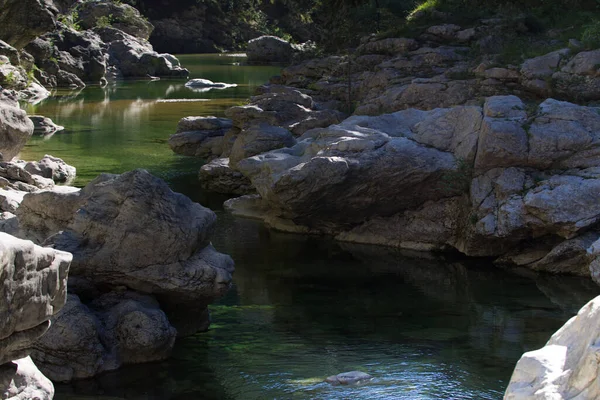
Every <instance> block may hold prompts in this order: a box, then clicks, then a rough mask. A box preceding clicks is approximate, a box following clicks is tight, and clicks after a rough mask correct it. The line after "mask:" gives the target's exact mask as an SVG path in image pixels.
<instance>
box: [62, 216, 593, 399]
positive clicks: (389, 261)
mask: <svg viewBox="0 0 600 400" xmlns="http://www.w3.org/2000/svg"><path fill="white" fill-rule="evenodd" d="M219 222H220V223H219V226H218V229H217V232H216V234H215V237H214V244H215V246H216V247H217V248H218V249H219V250H221V251H224V252H227V253H229V254H231V255H232V256H233V258H234V259H235V261H236V268H237V269H236V275H235V286H234V288H233V289H232V290H231V291H230V293H229V294H228V295H227V297H226V298H224V299H223V300H222V301H220V302H219V303H218V304H215V305H213V306H212V307H211V311H212V317H213V326H212V328H211V330H210V331H209V332H208V333H206V334H199V335H196V336H194V337H190V338H186V339H183V340H181V341H179V342H178V343H177V345H176V348H175V351H174V355H173V358H172V359H170V360H168V361H166V362H163V363H156V364H152V365H143V366H142V365H140V366H130V367H126V368H125V369H123V370H120V371H118V372H115V373H110V374H106V375H104V376H102V377H99V378H98V379H96V380H93V381H86V382H80V383H78V384H76V385H75V386H68V387H64V386H60V387H59V388H58V389H59V393H60V395H61V397H60V398H65V399H84V398H93V397H84V395H89V396H97V395H99V394H100V393H102V397H100V398H102V399H104V398H120V399H124V398H127V399H257V400H258V399H294V398H298V399H500V398H501V397H502V393H503V391H504V388H505V387H506V384H507V381H508V379H509V378H510V374H511V372H512V368H513V367H514V364H515V362H516V360H517V359H518V358H519V357H520V355H521V354H522V353H523V352H524V351H528V350H531V349H534V348H537V347H539V346H541V345H543V344H544V342H545V341H546V340H547V339H548V338H549V336H550V335H551V334H552V333H553V332H554V331H555V330H556V329H558V327H560V326H561V325H562V324H563V323H564V322H565V321H566V320H567V319H568V318H569V317H570V316H571V315H572V312H573V310H576V309H578V308H579V307H580V306H581V305H583V304H584V303H585V302H587V301H588V300H589V299H591V298H592V297H594V296H595V295H597V294H598V292H599V290H598V289H599V288H598V287H597V286H595V285H594V284H592V283H591V282H589V281H587V280H583V279H579V278H568V279H566V278H564V277H560V278H554V277H545V276H542V277H537V278H532V277H520V276H516V275H511V274H508V273H506V272H504V271H502V270H499V269H497V268H494V267H493V266H491V265H490V264H489V263H487V262H481V261H478V262H470V263H466V262H464V261H458V260H443V259H440V258H434V257H432V256H430V257H429V258H422V257H421V258H415V257H411V256H410V255H407V254H405V253H401V252H398V251H394V250H390V249H385V248H379V247H373V246H358V245H349V244H343V245H340V244H336V243H333V242H331V241H329V240H326V239H323V238H320V237H302V236H296V235H288V234H280V233H276V232H271V231H269V230H267V229H264V228H263V227H262V226H261V225H260V224H259V223H257V222H255V221H250V220H241V219H235V218H233V217H231V216H229V215H227V214H225V213H223V212H219ZM421 256H422V255H421ZM356 369H358V370H364V371H366V372H369V373H370V374H372V375H374V376H375V379H374V380H373V381H372V382H371V383H369V384H365V385H362V386H358V387H340V386H330V385H328V384H325V383H323V379H324V378H325V377H327V376H329V375H333V374H336V373H339V372H344V371H350V370H356ZM105 396H107V397H105Z"/></svg>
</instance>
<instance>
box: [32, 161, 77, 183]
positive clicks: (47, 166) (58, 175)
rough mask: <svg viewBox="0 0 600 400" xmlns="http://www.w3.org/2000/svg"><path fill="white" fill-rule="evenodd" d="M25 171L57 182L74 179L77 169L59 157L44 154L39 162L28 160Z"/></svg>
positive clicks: (66, 181)
mask: <svg viewBox="0 0 600 400" xmlns="http://www.w3.org/2000/svg"><path fill="white" fill-rule="evenodd" d="M24 169H25V171H27V172H29V173H30V174H32V175H39V176H42V177H44V178H48V179H52V180H53V181H54V182H57V183H67V184H68V183H70V182H72V181H73V180H74V179H75V176H76V174H77V170H76V169H75V167H73V166H71V165H69V164H67V163H66V162H64V161H63V160H62V159H61V158H58V157H53V156H50V155H48V154H46V155H45V156H44V157H43V158H42V159H41V160H40V161H39V162H38V161H30V162H28V163H26V164H25V167H24Z"/></svg>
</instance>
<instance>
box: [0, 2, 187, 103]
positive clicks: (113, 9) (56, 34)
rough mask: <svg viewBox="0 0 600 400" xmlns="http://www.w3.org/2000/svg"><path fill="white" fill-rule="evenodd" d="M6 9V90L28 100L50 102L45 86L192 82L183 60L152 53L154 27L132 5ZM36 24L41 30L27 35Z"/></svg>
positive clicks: (1, 70)
mask: <svg viewBox="0 0 600 400" xmlns="http://www.w3.org/2000/svg"><path fill="white" fill-rule="evenodd" d="M13 3H14V4H13ZM25 3H31V4H28V6H27V5H26V6H23V7H22V5H24V4H25ZM4 7H7V9H8V10H9V11H10V12H7V13H3V17H2V19H1V20H0V24H1V25H2V28H1V29H0V85H2V86H3V87H5V88H9V89H15V90H17V91H19V93H20V95H21V98H22V99H31V100H33V101H38V100H40V99H42V98H44V97H46V96H48V92H47V90H45V89H44V88H42V86H44V87H46V88H53V87H84V86H85V85H86V84H88V83H91V84H106V83H107V82H108V81H114V80H116V79H123V78H140V77H141V78H147V77H148V76H152V77H155V76H158V77H161V76H164V77H179V78H186V77H187V76H188V71H187V70H186V69H185V68H182V67H181V65H180V63H179V61H178V60H177V58H175V57H174V56H172V55H170V54H159V53H157V52H155V51H154V50H153V49H152V46H151V45H150V43H149V42H148V40H147V39H148V37H149V36H150V33H151V32H152V29H153V26H152V25H151V24H150V23H149V22H148V21H147V20H146V19H145V18H144V17H142V16H141V15H140V13H139V12H138V11H137V10H136V9H135V8H134V7H132V6H130V5H127V4H122V3H120V2H112V1H108V0H107V1H101V2H97V1H66V2H60V3H56V4H55V3H52V2H45V3H40V2H36V1H30V2H21V1H12V2H11V1H9V2H8V4H7V5H5V6H4ZM34 19H37V20H39V25H36V27H35V28H33V27H31V28H27V29H23V26H29V25H31V23H30V21H32V20H34Z"/></svg>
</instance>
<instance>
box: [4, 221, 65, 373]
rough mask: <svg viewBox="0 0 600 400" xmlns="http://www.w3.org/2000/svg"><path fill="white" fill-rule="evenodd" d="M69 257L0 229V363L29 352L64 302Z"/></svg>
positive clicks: (21, 356) (61, 252)
mask: <svg viewBox="0 0 600 400" xmlns="http://www.w3.org/2000/svg"><path fill="white" fill-rule="evenodd" d="M71 259H72V256H71V254H69V253H66V252H64V251H58V250H55V249H50V248H43V247H39V246H36V245H35V244H33V243H32V242H31V241H27V240H22V239H18V238H15V237H13V236H11V235H8V234H6V233H3V232H0V281H1V282H2V283H3V284H2V286H0V299H1V301H0V315H1V316H2V323H1V324H0V348H1V349H2V352H0V365H2V364H4V363H7V362H10V361H11V360H16V359H19V358H23V357H26V356H27V355H29V352H30V351H31V347H32V344H33V342H34V341H35V340H36V339H37V338H38V337H40V336H41V335H42V334H43V333H44V332H46V330H47V329H48V325H49V320H50V318H51V317H52V315H53V314H55V313H56V312H58V311H59V310H60V309H61V308H62V306H63V305H64V304H65V300H66V291H67V273H68V271H69V265H70V263H71Z"/></svg>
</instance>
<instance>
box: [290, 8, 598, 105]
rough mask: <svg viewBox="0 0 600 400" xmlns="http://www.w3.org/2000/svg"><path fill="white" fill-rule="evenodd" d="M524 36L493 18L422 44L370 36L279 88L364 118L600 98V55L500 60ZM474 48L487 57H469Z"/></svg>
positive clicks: (566, 52) (571, 51) (435, 33)
mask: <svg viewBox="0 0 600 400" xmlns="http://www.w3.org/2000/svg"><path fill="white" fill-rule="evenodd" d="M526 32H527V27H526V24H525V23H524V22H523V21H521V20H519V19H514V20H510V19H509V20H503V19H493V20H484V21H481V23H480V25H478V26H476V27H472V28H466V29H463V28H461V27H460V26H457V25H453V24H445V25H436V26H431V27H429V28H428V29H426V30H425V31H424V32H423V34H421V35H420V36H418V37H417V38H385V39H379V38H376V37H374V36H373V37H366V38H364V39H363V42H362V44H361V45H360V46H358V47H357V48H356V50H355V52H354V53H353V54H352V55H350V56H344V57H340V56H330V57H325V58H321V59H314V60H309V61H305V62H303V63H300V64H298V65H294V66H291V67H288V68H286V69H285V70H284V71H283V73H282V76H281V81H280V83H284V84H286V85H291V86H295V87H300V88H308V89H316V90H318V93H319V97H320V98H321V99H328V100H336V101H338V102H339V103H340V104H344V105H346V107H351V108H353V109H355V114H363V115H379V114H382V113H389V112H395V111H399V110H403V109H407V108H412V107H414V108H419V109H426V110H429V109H434V108H437V107H449V106H454V105H460V104H471V103H472V104H474V102H475V101H476V99H477V98H478V97H487V96H492V95H504V94H515V95H518V96H520V97H523V98H534V97H535V98H539V97H541V98H546V97H555V98H559V99H564V100H575V101H587V100H598V99H600V80H599V78H598V77H597V76H596V75H597V74H596V66H597V64H598V62H599V60H600V59H599V57H600V50H584V49H583V48H581V47H576V46H572V47H571V48H566V47H565V48H563V49H559V50H556V51H552V52H549V53H548V54H545V55H542V56H540V57H535V58H532V59H528V60H525V61H524V62H523V63H521V64H520V65H513V64H506V63H505V62H503V61H502V60H501V57H500V55H499V54H498V53H499V52H500V51H501V50H502V47H503V45H504V44H505V42H506V41H508V40H511V35H512V36H514V35H518V34H523V33H526ZM498 41H500V42H498ZM543 45H544V44H543V43H541V44H539V46H543ZM473 49H477V51H479V52H480V53H481V54H482V56H481V57H472V56H471V55H470V54H471V53H472V51H473Z"/></svg>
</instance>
